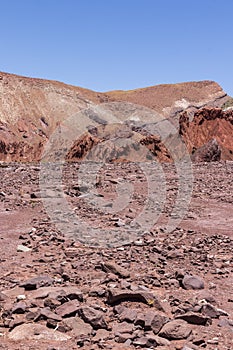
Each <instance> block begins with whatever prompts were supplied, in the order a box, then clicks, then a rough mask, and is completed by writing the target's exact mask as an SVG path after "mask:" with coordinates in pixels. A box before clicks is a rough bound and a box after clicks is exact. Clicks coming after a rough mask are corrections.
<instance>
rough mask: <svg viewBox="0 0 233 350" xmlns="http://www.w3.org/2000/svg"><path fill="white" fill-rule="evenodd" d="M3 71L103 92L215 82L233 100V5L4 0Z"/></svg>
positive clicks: (194, 0)
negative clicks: (164, 84) (169, 84)
mask: <svg viewBox="0 0 233 350" xmlns="http://www.w3.org/2000/svg"><path fill="white" fill-rule="evenodd" d="M0 13H1V20H0V36H1V41H0V70H1V71H5V72H10V73H15V74H20V75H25V76H31V77H40V78H47V79H54V80H59V81H64V82H66V83H69V84H73V85H78V86H82V87H87V88H90V89H93V90H97V91H107V90H113V89H133V88H138V87H145V86H150V85H156V84H162V83H176V82H183V81H193V80H196V81H197V80H206V79H209V80H215V81H217V82H218V83H219V84H220V85H221V86H222V87H223V88H224V90H225V91H226V92H227V93H228V94H230V95H232V96H233V77H232V75H233V71H232V64H233V45H232V40H233V21H232V15H233V1H232V0H7V1H6V0H0Z"/></svg>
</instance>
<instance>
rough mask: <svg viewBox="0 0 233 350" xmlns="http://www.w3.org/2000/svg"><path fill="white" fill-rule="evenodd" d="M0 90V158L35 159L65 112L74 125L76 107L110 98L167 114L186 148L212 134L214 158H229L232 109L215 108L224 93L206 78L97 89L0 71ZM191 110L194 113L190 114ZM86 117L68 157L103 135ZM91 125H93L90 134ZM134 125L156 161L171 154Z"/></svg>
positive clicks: (105, 133) (81, 152) (77, 117)
mask: <svg viewBox="0 0 233 350" xmlns="http://www.w3.org/2000/svg"><path fill="white" fill-rule="evenodd" d="M0 95H1V99H0V160H2V161H35V160H37V161H38V160H40V159H41V156H42V153H43V149H44V146H45V145H46V143H47V142H48V140H50V138H51V135H52V134H53V132H54V131H55V130H57V129H59V127H60V125H61V124H62V123H64V122H65V120H66V119H67V118H70V117H71V116H72V117H73V119H74V120H75V121H76V122H77V127H78V126H80V123H81V120H82V116H80V112H81V111H83V110H86V109H88V108H89V109H90V110H91V111H92V112H93V108H94V106H96V105H99V104H104V105H106V104H111V103H112V104H114V103H116V102H120V103H121V104H124V103H125V104H126V107H125V108H126V109H127V108H128V107H127V106H128V105H129V104H131V105H132V104H134V105H137V106H144V107H145V108H148V109H149V110H150V111H154V112H155V113H157V114H159V115H160V116H161V118H165V119H166V118H167V120H169V121H170V122H171V123H172V125H174V127H175V128H176V129H177V133H178V130H179V129H180V130H181V129H182V135H183V140H184V141H185V142H186V144H187V147H188V149H189V151H190V152H191V153H192V152H194V151H196V150H197V149H198V148H200V147H202V146H203V145H204V144H205V143H208V142H209V141H211V140H212V139H216V141H217V142H218V144H219V146H220V148H221V151H222V153H221V156H220V158H221V159H232V152H233V148H232V136H231V135H232V111H227V112H223V111H221V110H219V109H215V108H216V107H218V108H220V107H222V106H223V105H227V103H228V101H229V100H230V97H229V96H228V95H227V94H226V93H225V92H224V91H223V90H222V88H221V87H220V86H219V85H218V84H217V83H215V82H212V81H202V82H190V83H180V84H171V85H169V84H167V85H157V86H152V87H148V88H144V89H136V90H131V91H112V92H106V93H97V92H94V91H91V90H87V89H83V88H79V87H74V86H70V85H66V84H64V83H60V82H55V81H47V80H42V79H33V78H25V77H20V76H16V75H12V74H7V73H0ZM205 107H209V109H208V108H205ZM210 107H211V108H213V111H211V109H210ZM202 108H205V109H204V110H202ZM183 113H185V116H184V114H183ZM194 113H196V115H195V117H194V118H193V115H194ZM92 117H93V118H92V122H93V123H92V124H93V125H92V133H90V132H87V135H85V137H84V139H83V138H81V140H77V143H76V145H75V146H74V149H73V150H71V152H70V153H69V154H68V159H71V160H73V158H74V159H75V160H77V158H79V159H80V158H83V157H84V156H85V154H86V153H87V152H89V151H90V149H91V147H92V146H93V144H94V145H96V144H97V143H99V142H101V141H103V140H105V139H106V138H107V137H108V133H109V129H108V125H107V126H106V127H107V130H106V129H105V128H103V125H101V122H100V123H99V121H98V120H96V118H95V116H94V115H93V116H92ZM137 118H138V117H137ZM139 118H140V115H139ZM187 118H188V119H190V118H191V119H192V118H193V121H192V122H191V123H189V122H187ZM202 119H203V121H202ZM180 123H181V125H180ZM93 127H94V128H97V135H94V136H95V137H94V136H93ZM101 128H102V129H101ZM99 129H101V130H99ZM206 130H208V132H207V131H206ZM86 131H87V130H86ZM132 131H133V132H134V133H135V129H134V130H132V128H131V132H132ZM136 131H137V134H138V135H139V139H140V140H138V139H137V141H138V142H141V143H142V144H146V145H148V146H149V147H148V148H149V149H150V150H151V151H152V153H153V151H155V150H156V149H157V148H159V149H158V152H154V155H155V157H156V158H157V159H158V160H159V161H169V159H170V158H171V157H169V155H168V152H167V149H166V147H163V145H162V144H163V142H161V140H160V139H159V138H158V136H159V135H152V136H153V137H154V136H155V139H153V138H151V135H141V134H140V132H139V130H136ZM95 132H96V131H94V133H95ZM99 134H100V135H99ZM131 136H132V135H130V136H128V137H129V138H130V137H131ZM142 136H143V137H142ZM230 140H231V141H230Z"/></svg>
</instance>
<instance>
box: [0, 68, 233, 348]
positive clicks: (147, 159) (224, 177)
mask: <svg viewBox="0 0 233 350" xmlns="http://www.w3.org/2000/svg"><path fill="white" fill-rule="evenodd" d="M0 94H1V99H0V222H1V229H0V232H1V234H0V240H1V256H0V349H3V350H21V349H24V350H32V349H33V350H39V349H43V350H67V349H80V348H82V349H84V350H95V349H96V350H97V349H112V350H123V349H128V350H130V349H132V350H133V349H147V350H151V349H154V348H156V349H158V350H159V349H161V350H163V349H164V350H165V349H171V350H197V349H202V348H204V349H207V350H231V349H232V348H233V343H232V339H233V288H232V287H233V244H232V243H233V232H232V227H233V218H232V212H233V196H232V175H233V143H232V142H233V141H232V133H233V110H232V99H231V98H230V97H229V96H228V95H227V94H226V93H225V92H224V91H223V90H222V89H221V87H220V86H219V85H218V84H217V83H215V82H211V81H203V82H192V83H181V84H174V85H159V86H154V87H148V88H144V89H137V90H132V91H112V92H106V93H98V92H94V91H91V90H87V89H82V88H79V87H74V86H69V85H66V84H63V83H60V82H54V81H46V80H41V79H31V78H25V77H19V76H15V75H11V74H6V73H0ZM77 130H78V131H79V130H80V133H77Z"/></svg>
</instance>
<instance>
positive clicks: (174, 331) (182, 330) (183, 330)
mask: <svg viewBox="0 0 233 350" xmlns="http://www.w3.org/2000/svg"><path fill="white" fill-rule="evenodd" d="M191 333H192V330H191V328H190V326H189V324H188V323H187V322H186V321H184V320H173V321H170V322H168V323H166V324H165V325H164V326H163V328H162V329H161V331H160V332H159V336H160V337H164V338H166V339H168V340H179V339H186V338H188V337H189V335H190V334H191Z"/></svg>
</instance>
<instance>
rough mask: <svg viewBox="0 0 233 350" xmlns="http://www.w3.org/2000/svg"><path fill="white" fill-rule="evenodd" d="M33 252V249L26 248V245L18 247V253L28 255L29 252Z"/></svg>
mask: <svg viewBox="0 0 233 350" xmlns="http://www.w3.org/2000/svg"><path fill="white" fill-rule="evenodd" d="M30 251H31V248H28V247H26V246H25V245H23V244H19V245H18V246H17V252H23V253H27V252H30Z"/></svg>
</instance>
